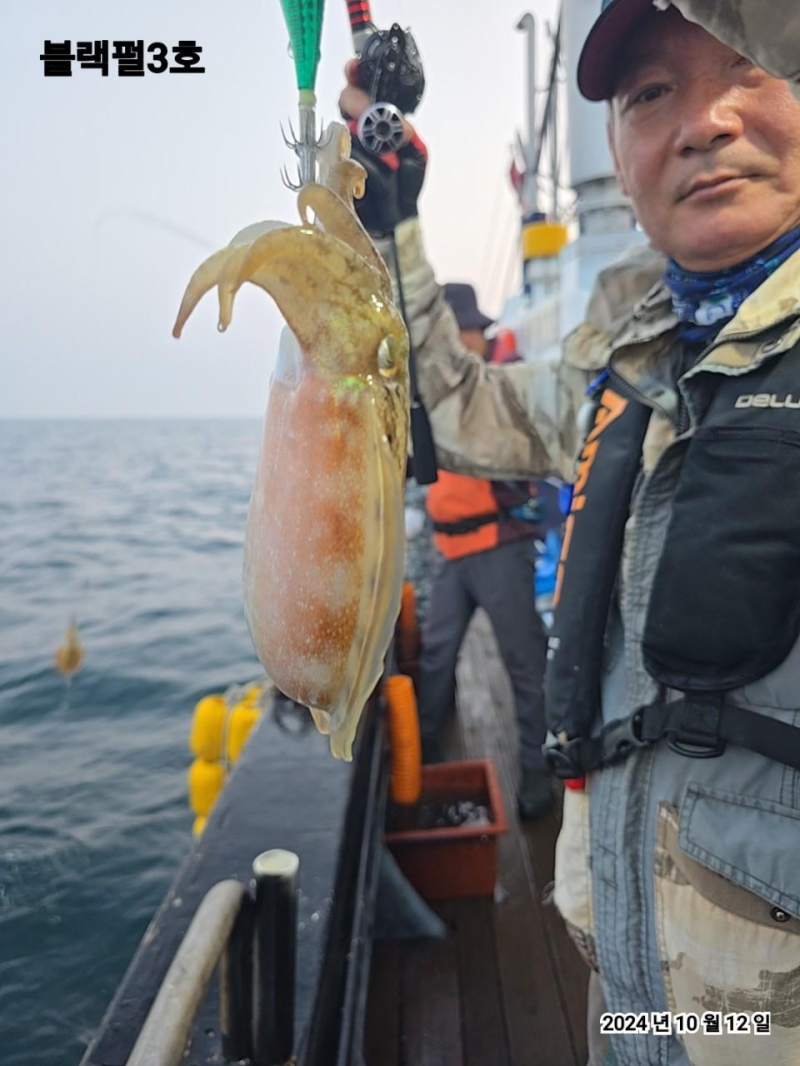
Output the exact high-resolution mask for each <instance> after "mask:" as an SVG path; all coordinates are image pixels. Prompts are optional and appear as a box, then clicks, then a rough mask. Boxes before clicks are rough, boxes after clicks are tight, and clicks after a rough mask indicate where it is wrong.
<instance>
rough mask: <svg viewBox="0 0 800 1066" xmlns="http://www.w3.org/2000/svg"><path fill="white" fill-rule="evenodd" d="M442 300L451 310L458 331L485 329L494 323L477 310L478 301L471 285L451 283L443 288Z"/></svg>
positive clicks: (458, 282) (457, 282) (459, 282)
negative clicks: (445, 301) (443, 299)
mask: <svg viewBox="0 0 800 1066" xmlns="http://www.w3.org/2000/svg"><path fill="white" fill-rule="evenodd" d="M443 290H444V298H445V300H447V302H448V303H449V304H450V306H451V307H452V309H453V314H454V315H455V316H456V322H457V323H458V328H459V329H487V328H488V327H489V326H491V325H492V323H493V322H494V319H493V318H487V317H486V315H483V314H481V312H480V311H479V310H478V299H477V297H476V295H475V290H474V289H473V287H472V286H471V285H466V284H464V283H463V282H461V281H451V282H448V283H447V285H445V286H443Z"/></svg>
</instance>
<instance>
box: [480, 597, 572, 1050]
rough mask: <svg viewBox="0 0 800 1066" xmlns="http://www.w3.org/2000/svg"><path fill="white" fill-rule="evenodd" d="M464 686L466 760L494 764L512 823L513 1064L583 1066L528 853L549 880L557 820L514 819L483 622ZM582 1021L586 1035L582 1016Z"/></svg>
mask: <svg viewBox="0 0 800 1066" xmlns="http://www.w3.org/2000/svg"><path fill="white" fill-rule="evenodd" d="M460 678H461V683H460V686H459V692H460V694H461V696H460V705H459V716H460V721H461V729H462V735H463V739H464V745H465V748H466V751H467V754H468V756H473V757H479V756H481V755H483V756H484V757H485V756H489V757H491V758H493V759H494V761H495V765H496V767H497V771H498V776H499V778H500V785H501V789H502V791H503V798H504V802H505V804H506V808H507V813H508V817H509V833H508V835H507V836H506V837H505V838H503V839H502V840H501V842H500V855H499V871H500V874H499V880H500V885H501V889H502V890H503V893H504V895H505V900H504V902H502V903H501V904H500V905H499V906H498V907H497V908H496V909H495V913H494V924H495V933H496V938H497V951H498V957H499V960H500V963H499V968H500V976H501V982H502V992H503V1002H504V1006H505V1012H506V1020H507V1027H508V1034H509V1043H510V1047H511V1055H512V1063H513V1066H532V1064H534V1063H535V1064H536V1066H567V1064H569V1063H573V1064H575V1066H582V1063H583V1062H585V1056H584V1057H583V1058H581V1057H580V1055H581V1054H582V1052H581V1050H580V1049H579V1048H578V1047H577V1046H576V1039H575V1034H574V1033H573V1032H572V1017H571V1014H570V1009H569V1006H568V1002H567V996H566V994H565V989H564V987H563V983H562V980H561V975H560V973H559V970H558V962H559V957H558V954H557V953H556V952H555V950H554V946H553V937H554V935H556V929H555V925H554V922H556V923H558V926H559V927H560V928H559V929H558V932H561V933H563V935H564V936H566V932H565V931H564V930H563V923H561V919H560V918H559V916H558V914H557V913H556V912H555V911H553V912H552V913H547V912H548V911H549V910H550V909H549V908H545V907H544V906H543V905H542V902H541V899H542V891H543V889H544V887H545V884H546V882H545V881H542V880H541V879H540V878H537V876H536V873H535V872H534V864H533V863H532V861H531V851H530V849H531V847H532V848H533V850H534V853H536V854H537V856H538V857H540V860H541V861H540V862H539V864H538V865H539V867H540V868H541V867H542V863H543V864H544V867H545V868H546V866H547V864H549V867H550V874H549V876H548V877H547V880H551V879H552V864H553V855H554V847H555V835H556V833H557V828H558V819H557V815H556V814H555V813H554V814H551V815H548V816H547V817H545V818H543V819H539V820H538V821H537V822H536V823H535V824H533V825H530V826H528V827H527V828H523V826H522V825H521V823H520V822H519V820H518V818H517V815H516V788H517V781H518V772H519V771H518V761H519V760H518V755H517V751H518V746H517V738H516V725H515V723H514V714H513V702H512V694H511V690H510V686H509V683H508V679H507V676H506V674H505V671H504V670H503V668H502V664H501V662H500V658H499V653H498V651H497V646H496V644H495V642H494V638H493V636H492V634H491V630H490V628H489V626H488V622H487V620H486V619H485V617H481V616H478V617H477V618H476V619H475V622H474V623H473V626H472V627H471V629H470V632H469V633H468V635H467V640H466V642H465V649H464V656H463V659H462V662H461V664H460ZM568 946H569V947H570V948H571V944H570V945H568ZM578 961H579V963H581V965H583V964H582V962H581V960H580V958H578ZM584 968H585V967H584ZM572 998H573V999H574V998H575V997H574V996H573V997H572ZM577 998H578V999H580V993H579V994H578V997H577ZM583 1017H584V1021H583V1022H582V1024H583V1028H584V1029H585V1013H584V1016H583ZM534 1055H535V1058H534V1057H533V1056H534Z"/></svg>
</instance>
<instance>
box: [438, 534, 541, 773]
mask: <svg viewBox="0 0 800 1066" xmlns="http://www.w3.org/2000/svg"><path fill="white" fill-rule="evenodd" d="M535 562H536V549H535V546H534V542H533V538H528V539H525V540H515V541H511V542H510V543H508V544H503V545H501V546H500V547H497V548H492V549H491V550H490V551H485V552H478V553H476V554H475V555H465V556H464V557H463V558H461V559H451V560H447V559H442V558H440V559H439V560H438V562H437V570H436V573H435V575H434V578H433V585H432V587H431V598H430V605H429V607H428V615H427V617H426V619H425V625H424V627H423V631H422V654H421V656H420V664H419V718H420V729H421V732H422V735H423V737H429V738H431V739H434V738H438V736H439V732H440V730H441V727H442V724H443V722H444V719H445V716H446V715H447V712H448V710H449V709H450V707H452V705H453V700H454V697H455V670H456V661H457V659H458V652H459V649H460V647H461V643H462V641H463V639H464V634H465V633H466V631H467V626H468V625H469V622H470V619H471V618H472V616H473V614H474V613H475V610H476V608H478V607H482V608H483V609H484V610H485V611H486V613H487V615H488V616H489V620H490V622H491V623H492V629H493V630H494V634H495V637H496V639H497V643H498V646H499V649H500V654H501V656H502V659H503V663H504V665H505V668H506V670H507V671H508V675H509V678H510V679H511V686H512V688H513V690H514V705H515V710H516V718H517V727H518V729H519V750H520V762H521V763H522V766H523V767H524V768H526V769H529V768H530V769H537V770H544V768H545V764H544V758H543V756H542V744H543V743H544V737H545V727H544V693H543V689H542V681H543V678H544V666H545V655H546V638H545V634H544V628H543V626H542V621H541V619H540V618H539V615H538V614H537V613H536V607H535V602H534V586H533V578H534V567H535Z"/></svg>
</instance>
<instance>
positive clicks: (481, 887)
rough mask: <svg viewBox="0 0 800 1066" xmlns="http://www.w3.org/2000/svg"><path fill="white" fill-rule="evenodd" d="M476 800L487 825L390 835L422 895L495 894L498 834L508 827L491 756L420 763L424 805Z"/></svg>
mask: <svg viewBox="0 0 800 1066" xmlns="http://www.w3.org/2000/svg"><path fill="white" fill-rule="evenodd" d="M437 800H447V801H456V800H472V801H473V802H476V803H480V804H482V805H484V806H486V807H487V808H488V810H489V824H488V825H486V824H483V825H471V824H469V823H467V824H464V825H456V826H446V827H444V828H435V829H408V830H400V831H397V832H389V833H387V834H386V843H387V845H388V847H389V850H390V851H391V853H392V855H394V857H395V860H396V861H397V864H398V866H399V867H400V869H401V870H402V871H403V873H404V874H405V876H406V877H407V878H408V880H409V881H410V882H411V884H412V885H413V886H414V888H415V889H416V890H417V892H419V894H420V895H421V896H422V897H423V899H427V900H441V899H456V898H461V897H465V896H493V895H494V885H495V880H496V878H497V838H498V837H499V836H500V835H501V834H502V833H505V832H507V831H508V823H507V822H506V812H505V808H504V806H503V797H502V794H501V792H500V786H499V784H498V781H497V774H496V772H495V768H494V763H493V762H492V760H491V759H475V760H471V761H469V762H447V763H435V764H433V765H431V766H423V767H422V796H421V798H420V803H425V802H426V801H427V802H436V801H437Z"/></svg>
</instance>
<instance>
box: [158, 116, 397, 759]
mask: <svg viewBox="0 0 800 1066" xmlns="http://www.w3.org/2000/svg"><path fill="white" fill-rule="evenodd" d="M349 155H350V136H349V133H348V131H347V130H346V128H345V127H344V126H341V125H340V124H338V123H333V124H332V127H329V128H328V131H327V146H326V147H325V148H324V149H323V150H322V151H321V153H320V177H321V181H320V183H319V184H317V183H311V184H308V185H305V186H303V188H302V189H301V190H300V191H299V193H298V197H297V207H298V211H299V215H300V224H299V225H294V226H290V225H285V224H283V223H276V222H262V223H257V224H256V225H254V226H249V227H247V228H246V229H244V230H242V231H241V232H240V233H238V234H236V236H235V237H234V238H233V240H232V241H231V243H230V244H229V245H228V246H227V248H224V249H223V250H222V251H220V252H217V253H216V254H215V255H212V256H211V257H210V258H209V259H207V260H206V261H205V262H204V263H203V264H202V265H201V266H200V267H199V268H198V269H197V271H195V273H194V275H193V276H192V278H191V280H190V281H189V285H188V287H187V289H186V293H185V295H184V297H183V301H182V303H181V306H180V309H179V311H178V317H177V320H176V322H175V327H174V329H173V334H174V336H176V337H179V336H180V334H181V331H182V329H183V327H184V325H185V323H186V320H187V319H188V317H189V315H190V314H191V312H192V310H193V309H194V307H195V306H196V305H197V303H198V302H199V300H200V299H201V298H202V296H203V295H204V294H205V293H206V292H208V291H209V290H210V289H211V288H212V287H214V286H216V287H217V290H218V295H219V326H218V328H219V329H220V330H225V329H226V328H227V327H228V325H229V324H230V322H231V318H232V312H233V304H234V299H235V296H236V293H237V292H238V290H239V288H240V287H241V286H242V285H243V284H244V282H246V281H250V282H252V283H253V284H255V285H258V286H260V287H261V288H262V289H264V290H265V291H266V292H267V293H269V294H270V296H272V298H273V299H274V300H275V301H276V303H277V304H278V307H279V309H280V311H281V313H282V315H283V317H284V319H285V320H286V323H287V325H286V327H285V328H284V330H283V333H282V335H281V340H280V346H279V352H278V359H277V363H276V366H275V370H274V373H273V376H272V380H271V382H270V391H269V397H268V403H267V410H266V417H265V422H264V431H263V438H262V444H261V452H260V455H259V460H258V466H257V470H256V475H255V483H254V486H253V491H252V495H251V499H250V509H249V513H248V518H247V529H246V533H245V548H244V573H243V583H244V604H245V615H246V618H247V623H248V627H249V630H250V635H251V637H252V640H253V643H254V646H255V648H256V651H257V653H258V657H259V659H260V660H261V662H262V664H263V666H264V668H265V670H266V671H267V674H268V675H269V676H270V678H271V679H272V680H273V682H274V683H275V685H276V686H277V687H278V688H279V689H280V690H281V691H282V692H283V693H284V694H285V695H287V696H289V697H291V698H292V699H294V700H296V701H297V702H298V703H302V704H304V705H305V706H307V707H308V708H309V709H310V710H311V714H312V715H313V718H314V722H315V723H316V726H317V728H318V729H319V730H320V732H323V733H329V734H330V746H331V751H332V752H333V754H334V756H336V757H338V758H342V759H347V760H349V759H351V758H352V747H353V739H354V737H355V733H356V728H357V726H358V722H359V719H360V717H361V713H362V711H363V709H364V706H365V705H366V703H367V700H368V699H369V697H370V694H371V693H372V691H373V689H374V688H375V686H376V684H377V683H378V681H379V680H380V677H381V674H382V672H383V661H384V656H385V654H386V651H387V649H388V647H389V644H390V642H391V639H392V636H393V633H394V627H395V623H396V620H397V616H398V613H399V610H400V599H401V591H402V581H403V567H404V554H405V532H404V522H403V512H404V507H403V499H404V484H405V469H406V457H407V447H408V422H409V386H408V351H409V343H408V334H407V332H406V327H405V324H404V322H403V319H402V316H401V315H400V313H399V311H398V310H397V308H396V307H395V306H394V303H393V301H392V287H391V281H390V278H389V275H388V273H387V270H386V267H385V265H384V263H383V260H382V259H381V257H380V255H379V254H378V252H377V250H376V249H375V247H374V245H373V244H372V241H371V240H370V237H369V235H368V234H367V232H366V231H365V230H364V228H363V227H362V226H361V223H360V222H359V220H358V217H357V215H356V214H355V211H354V209H353V197H354V196H361V195H363V192H364V183H365V179H366V175H365V172H364V169H363V167H361V165H360V164H359V163H357V162H355V161H354V160H352V159H350V158H349Z"/></svg>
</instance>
